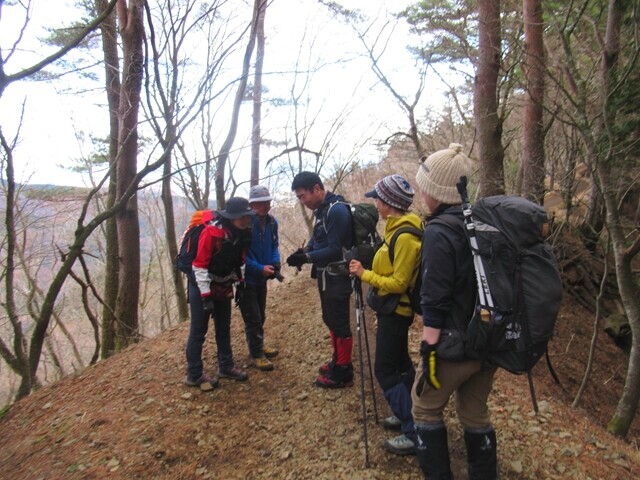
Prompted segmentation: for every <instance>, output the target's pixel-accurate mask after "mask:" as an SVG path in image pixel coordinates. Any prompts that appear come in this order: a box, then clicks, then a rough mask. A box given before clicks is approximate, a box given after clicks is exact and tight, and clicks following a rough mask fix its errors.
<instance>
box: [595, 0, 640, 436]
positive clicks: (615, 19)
mask: <svg viewBox="0 0 640 480" xmlns="http://www.w3.org/2000/svg"><path fill="white" fill-rule="evenodd" d="M629 6H630V2H627V1H624V0H609V10H608V16H607V30H606V35H605V41H604V51H603V54H602V84H603V89H602V92H601V95H602V98H603V99H604V100H603V101H604V102H605V103H604V108H603V113H604V126H603V127H604V130H605V131H606V133H607V134H608V135H609V136H610V137H609V138H610V143H609V147H610V148H609V150H608V152H607V158H604V159H601V161H599V162H598V163H597V167H596V168H597V173H598V177H599V179H600V185H602V190H603V191H602V195H603V199H604V203H605V207H606V219H607V229H608V231H609V235H610V236H611V241H612V244H613V252H614V260H615V267H616V279H617V282H618V289H619V291H620V298H621V300H622V304H623V305H624V309H625V312H626V314H627V319H628V321H629V326H630V327H631V334H632V335H631V338H632V340H631V352H630V354H629V366H628V368H627V378H626V380H625V384H624V389H623V392H622V397H620V401H619V402H618V405H617V406H616V411H615V413H614V414H613V417H612V418H611V420H610V421H609V424H608V426H607V429H608V430H609V432H611V433H612V434H613V435H616V436H619V437H626V435H627V433H628V432H629V428H630V427H631V424H632V422H633V419H634V417H635V414H636V411H637V408H638V402H639V401H640V295H639V294H640V289H639V288H638V286H637V283H636V282H635V279H634V275H633V271H632V268H631V261H632V260H633V258H634V257H635V256H636V255H637V254H638V252H639V251H640V237H637V238H636V241H635V243H634V244H633V245H631V247H629V248H627V246H626V245H627V242H626V238H625V234H624V230H623V227H622V224H621V222H620V213H619V209H618V202H617V188H616V187H617V182H616V181H615V180H613V179H612V176H611V169H612V162H613V158H612V157H613V155H612V150H613V149H612V147H613V145H611V142H612V141H613V140H614V138H612V137H611V135H612V127H613V126H614V122H615V118H616V113H617V112H616V106H615V105H614V104H613V102H612V101H610V100H608V97H609V95H610V94H611V92H612V91H613V89H614V87H615V86H616V83H617V81H618V56H619V54H620V26H621V24H622V19H623V16H624V13H625V10H627V9H628V8H629ZM594 147H595V145H594Z"/></svg>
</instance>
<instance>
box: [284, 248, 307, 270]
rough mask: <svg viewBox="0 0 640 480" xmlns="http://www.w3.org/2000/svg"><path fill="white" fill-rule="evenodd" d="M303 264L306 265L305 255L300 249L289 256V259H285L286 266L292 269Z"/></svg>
mask: <svg viewBox="0 0 640 480" xmlns="http://www.w3.org/2000/svg"><path fill="white" fill-rule="evenodd" d="M305 263H307V254H306V253H304V251H303V250H302V249H301V248H300V249H298V250H296V251H295V252H294V253H292V254H291V255H289V258H287V264H289V265H291V266H292V267H301V266H302V265H304V264H305Z"/></svg>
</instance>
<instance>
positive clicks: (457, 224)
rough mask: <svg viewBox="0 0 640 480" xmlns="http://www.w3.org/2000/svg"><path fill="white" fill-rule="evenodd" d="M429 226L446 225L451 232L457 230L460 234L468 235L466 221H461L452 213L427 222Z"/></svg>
mask: <svg viewBox="0 0 640 480" xmlns="http://www.w3.org/2000/svg"><path fill="white" fill-rule="evenodd" d="M429 225H444V226H445V227H449V228H450V229H451V230H455V231H456V232H458V233H463V234H466V231H465V228H464V221H463V220H461V219H459V218H458V217H456V216H455V215H451V214H450V213H444V214H442V215H438V216H437V217H436V218H433V219H431V220H429V221H428V222H427V227H428V226H429Z"/></svg>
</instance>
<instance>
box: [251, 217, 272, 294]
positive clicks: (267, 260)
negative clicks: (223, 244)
mask: <svg viewBox="0 0 640 480" xmlns="http://www.w3.org/2000/svg"><path fill="white" fill-rule="evenodd" d="M252 218H253V225H252V227H251V246H250V247H249V250H248V252H247V257H246V260H245V261H246V267H245V281H246V282H247V283H248V284H249V285H258V286H259V285H264V284H265V283H266V282H267V279H266V278H265V277H263V276H262V270H263V269H264V266H265V265H274V264H276V263H280V252H279V250H278V246H279V241H278V221H277V220H276V219H275V218H273V216H272V215H267V217H266V223H265V228H264V232H263V231H262V228H261V227H260V219H259V218H258V216H257V215H253V217H252Z"/></svg>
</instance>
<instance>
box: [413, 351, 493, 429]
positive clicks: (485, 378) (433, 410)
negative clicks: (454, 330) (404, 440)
mask: <svg viewBox="0 0 640 480" xmlns="http://www.w3.org/2000/svg"><path fill="white" fill-rule="evenodd" d="M436 368H437V373H436V376H437V378H438V380H439V381H440V384H441V387H440V389H439V390H435V389H433V388H432V387H431V386H429V384H428V383H425V386H424V389H423V391H422V395H421V396H419V397H418V395H417V394H416V384H417V382H418V381H419V379H420V378H421V377H422V371H423V362H422V360H420V364H419V365H418V370H417V372H416V379H415V382H414V384H413V388H412V389H411V398H412V400H413V419H414V421H415V423H416V426H418V425H420V424H432V425H433V424H440V423H442V422H443V421H444V409H445V407H446V406H447V404H448V403H449V399H450V397H451V395H454V394H455V397H454V399H455V408H456V413H457V415H458V418H459V420H460V423H462V426H463V427H464V428H465V429H467V430H473V429H481V428H484V427H487V426H489V425H491V419H490V417H489V408H488V407H487V399H488V398H489V394H490V393H491V389H492V387H493V377H494V375H495V373H496V368H495V367H490V366H487V365H484V366H483V365H482V362H481V361H480V360H463V361H460V362H450V361H447V360H441V359H438V360H437V365H436Z"/></svg>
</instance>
